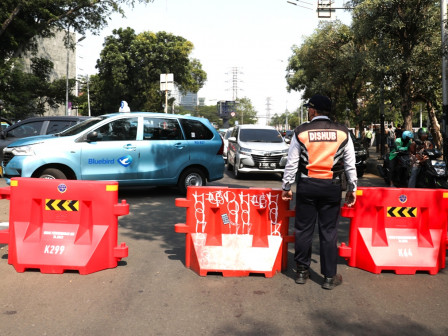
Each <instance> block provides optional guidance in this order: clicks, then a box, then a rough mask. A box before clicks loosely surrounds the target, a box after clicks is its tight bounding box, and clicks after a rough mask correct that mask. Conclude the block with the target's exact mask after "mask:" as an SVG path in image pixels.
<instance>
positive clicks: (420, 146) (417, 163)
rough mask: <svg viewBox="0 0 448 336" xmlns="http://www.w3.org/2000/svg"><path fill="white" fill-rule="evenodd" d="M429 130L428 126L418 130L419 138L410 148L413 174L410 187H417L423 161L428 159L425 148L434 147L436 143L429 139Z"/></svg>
mask: <svg viewBox="0 0 448 336" xmlns="http://www.w3.org/2000/svg"><path fill="white" fill-rule="evenodd" d="M428 136H429V132H428V129H427V128H426V127H422V128H420V129H419V130H418V131H417V139H416V140H415V141H414V142H413V143H412V144H411V146H410V148H409V150H410V152H411V167H412V169H411V176H410V178H409V182H408V187H409V188H415V185H416V183H417V176H418V174H419V172H420V170H421V169H422V165H423V163H424V162H425V161H426V160H428V156H427V155H425V154H424V151H425V149H433V148H434V145H433V144H432V142H431V141H429V140H428Z"/></svg>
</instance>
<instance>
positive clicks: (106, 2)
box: [0, 0, 152, 119]
mask: <svg viewBox="0 0 448 336" xmlns="http://www.w3.org/2000/svg"><path fill="white" fill-rule="evenodd" d="M151 1H152V0H78V1H68V0H58V1H47V0H33V1H29V0H2V1H1V2H0V46H1V47H0V93H1V94H2V97H0V98H2V99H3V100H4V102H5V111H4V112H3V113H9V114H10V115H9V117H10V118H13V119H22V118H24V117H25V116H27V115H30V114H31V115H34V114H42V113H44V111H45V106H46V105H47V104H48V105H50V106H52V107H57V106H58V105H59V104H62V103H63V102H64V101H65V91H66V88H65V80H55V81H50V79H49V76H48V75H49V73H50V72H51V70H52V68H53V65H52V63H51V62H50V61H48V60H43V59H37V58H35V59H34V61H33V62H34V65H33V66H32V72H31V73H26V72H24V69H23V67H22V65H21V64H20V62H19V58H20V57H21V55H22V54H23V52H25V51H28V52H30V54H31V55H35V53H36V50H37V49H36V48H37V39H36V37H43V38H51V37H53V36H54V34H55V32H56V31H57V30H66V31H67V32H76V33H79V34H82V35H83V34H85V32H86V31H91V32H93V33H98V32H99V31H100V30H101V29H102V28H103V27H104V26H105V25H106V24H107V20H108V18H109V17H110V14H112V13H113V12H118V13H121V14H122V15H123V16H124V12H123V10H122V8H121V5H130V6H133V5H134V4H135V3H137V2H141V3H149V2H151ZM66 36H67V39H66V41H65V43H66V47H67V48H73V47H74V43H75V42H74V41H72V40H70V38H69V37H70V36H71V34H67V35H66ZM74 84H75V80H74V79H70V80H69V85H70V87H71V88H72V87H73V86H74ZM70 92H71V90H70ZM61 95H62V97H63V99H61ZM72 99H73V97H72ZM72 99H71V100H72Z"/></svg>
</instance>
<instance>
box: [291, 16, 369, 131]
mask: <svg viewBox="0 0 448 336" xmlns="http://www.w3.org/2000/svg"><path fill="white" fill-rule="evenodd" d="M365 53H366V50H365V48H364V46H363V45H361V44H357V43H355V40H354V34H353V31H352V30H351V28H350V27H349V26H347V25H344V24H343V23H341V22H340V21H337V20H336V21H331V22H321V23H320V24H319V27H318V28H317V29H316V30H315V31H314V33H313V34H312V35H311V36H310V37H308V38H307V39H306V40H305V42H304V43H303V44H302V45H301V46H300V47H297V46H294V47H293V55H292V56H291V57H290V59H289V64H288V67H287V71H288V76H287V83H288V89H289V90H297V91H300V90H304V97H305V98H309V97H311V96H312V95H313V94H315V93H321V94H325V95H327V96H329V97H330V98H331V99H332V101H333V108H334V112H335V117H336V118H337V119H342V120H344V119H346V117H347V114H346V110H347V108H349V109H350V110H351V111H352V112H353V115H352V116H351V118H350V119H352V120H355V121H356V122H361V121H362V119H363V118H362V117H361V112H360V108H359V103H358V102H359V98H360V96H361V94H362V90H363V89H364V88H365V81H366V66H365V63H364V57H365ZM347 123H349V120H347Z"/></svg>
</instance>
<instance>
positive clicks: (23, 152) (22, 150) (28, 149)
mask: <svg viewBox="0 0 448 336" xmlns="http://www.w3.org/2000/svg"><path fill="white" fill-rule="evenodd" d="M10 150H11V153H12V154H14V155H15V156H31V155H35V152H34V146H33V145H31V146H18V147H12V148H10Z"/></svg>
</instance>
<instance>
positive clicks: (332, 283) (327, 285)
mask: <svg viewBox="0 0 448 336" xmlns="http://www.w3.org/2000/svg"><path fill="white" fill-rule="evenodd" d="M341 283H342V275H340V274H336V275H335V276H334V277H332V278H327V277H324V283H323V284H322V288H323V289H328V290H332V289H333V288H335V287H336V286H339V285H340V284H341Z"/></svg>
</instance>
